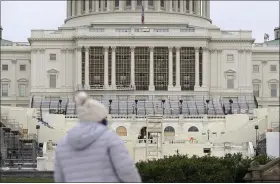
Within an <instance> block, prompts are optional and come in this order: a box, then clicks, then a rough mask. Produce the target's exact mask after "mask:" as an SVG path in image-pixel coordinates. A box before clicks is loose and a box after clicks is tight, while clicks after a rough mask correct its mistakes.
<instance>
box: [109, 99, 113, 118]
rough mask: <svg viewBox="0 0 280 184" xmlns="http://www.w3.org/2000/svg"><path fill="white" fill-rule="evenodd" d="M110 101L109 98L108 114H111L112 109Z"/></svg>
mask: <svg viewBox="0 0 280 184" xmlns="http://www.w3.org/2000/svg"><path fill="white" fill-rule="evenodd" d="M112 101H113V100H111V99H110V100H109V114H111V110H112V107H111V106H112Z"/></svg>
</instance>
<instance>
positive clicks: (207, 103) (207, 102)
mask: <svg viewBox="0 0 280 184" xmlns="http://www.w3.org/2000/svg"><path fill="white" fill-rule="evenodd" d="M209 102H210V100H206V114H207V115H208V110H209V109H208V105H209Z"/></svg>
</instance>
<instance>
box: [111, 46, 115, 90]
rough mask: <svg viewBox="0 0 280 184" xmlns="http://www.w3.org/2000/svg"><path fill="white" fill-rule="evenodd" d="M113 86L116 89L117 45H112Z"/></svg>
mask: <svg viewBox="0 0 280 184" xmlns="http://www.w3.org/2000/svg"><path fill="white" fill-rule="evenodd" d="M111 70H112V71H111V77H112V79H111V88H112V89H116V47H112V67H111Z"/></svg>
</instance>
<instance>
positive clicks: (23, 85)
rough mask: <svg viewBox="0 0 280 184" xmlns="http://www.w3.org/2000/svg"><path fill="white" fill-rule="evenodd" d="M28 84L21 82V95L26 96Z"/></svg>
mask: <svg viewBox="0 0 280 184" xmlns="http://www.w3.org/2000/svg"><path fill="white" fill-rule="evenodd" d="M25 93H26V85H25V84H20V85H19V96H20V97H24V96H26V94H25Z"/></svg>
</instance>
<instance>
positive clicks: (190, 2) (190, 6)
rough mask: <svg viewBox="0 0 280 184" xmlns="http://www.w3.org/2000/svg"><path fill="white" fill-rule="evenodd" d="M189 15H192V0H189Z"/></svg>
mask: <svg viewBox="0 0 280 184" xmlns="http://www.w3.org/2000/svg"><path fill="white" fill-rule="evenodd" d="M189 9H190V10H189V13H190V14H193V0H189Z"/></svg>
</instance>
